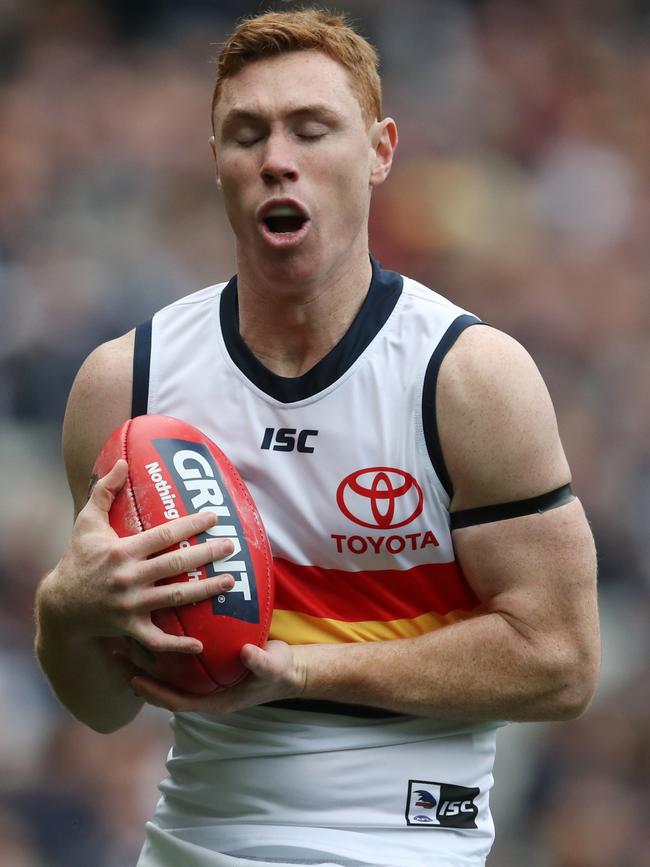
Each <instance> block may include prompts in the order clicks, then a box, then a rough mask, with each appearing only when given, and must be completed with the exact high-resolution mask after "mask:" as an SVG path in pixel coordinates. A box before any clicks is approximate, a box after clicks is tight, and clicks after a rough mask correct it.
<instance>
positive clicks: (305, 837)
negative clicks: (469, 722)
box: [138, 707, 497, 867]
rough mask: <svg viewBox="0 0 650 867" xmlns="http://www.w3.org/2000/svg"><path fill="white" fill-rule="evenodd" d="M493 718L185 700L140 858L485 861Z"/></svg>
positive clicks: (209, 865) (462, 865)
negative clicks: (193, 709)
mask: <svg viewBox="0 0 650 867" xmlns="http://www.w3.org/2000/svg"><path fill="white" fill-rule="evenodd" d="M496 728H497V727H496V726H495V725H486V726H482V727H476V726H474V727H472V726H467V727H465V728H459V727H458V726H455V727H452V726H451V725H447V726H441V725H440V724H436V723H433V722H432V721H431V720H424V719H415V718H412V717H394V718H388V719H378V720H374V719H371V720H368V719H359V718H356V717H349V716H342V715H338V714H320V713H319V714H316V713H311V712H298V711H291V710H284V709H279V708H268V707H265V708H253V709H251V710H247V711H244V712H241V713H237V714H230V715H228V716H225V717H208V716H203V715H198V714H178V715H177V716H176V717H175V720H174V729H175V735H176V737H175V744H174V746H173V748H172V750H171V752H170V755H169V759H168V762H167V768H168V771H169V776H168V777H167V778H166V779H165V780H164V781H163V783H162V784H161V787H160V788H161V792H162V798H161V800H160V801H159V803H158V806H157V809H156V813H155V815H154V817H153V819H152V821H151V822H148V823H147V839H146V842H145V845H144V848H143V850H142V853H141V856H140V860H139V861H138V867H244V865H255V867H265V865H269V867H270V865H273V867H278V865H283V864H284V865H296V864H299V865H315V864H318V865H323V867H324V865H331V867H432V865H434V864H435V865H436V867H481V865H483V864H484V863H485V859H486V858H487V855H488V852H489V850H490V847H491V845H492V840H493V836H494V827H493V823H492V818H491V815H490V810H489V791H490V788H491V786H492V766H493V762H494V747H495V738H496Z"/></svg>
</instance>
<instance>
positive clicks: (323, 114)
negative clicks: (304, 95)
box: [223, 103, 340, 128]
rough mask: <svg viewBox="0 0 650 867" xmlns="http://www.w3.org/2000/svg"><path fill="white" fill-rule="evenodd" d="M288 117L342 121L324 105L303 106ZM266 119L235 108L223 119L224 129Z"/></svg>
mask: <svg viewBox="0 0 650 867" xmlns="http://www.w3.org/2000/svg"><path fill="white" fill-rule="evenodd" d="M287 117H289V118H298V119H299V118H300V117H319V118H322V119H323V120H326V121H337V120H339V119H340V117H339V115H338V113H337V112H336V111H334V110H333V109H332V108H330V107H329V106H328V105H325V104H323V103H314V104H313V105H303V106H300V107H299V108H294V109H292V110H291V111H289V112H288V113H287ZM264 119H265V118H264V115H263V114H262V113H261V112H257V111H252V110H250V109H244V108H233V109H231V110H230V111H229V112H228V114H227V115H226V116H225V118H224V119H223V127H224V128H225V127H227V126H231V125H232V124H233V123H237V122H247V121H248V122H252V123H259V122H260V121H263V120H264Z"/></svg>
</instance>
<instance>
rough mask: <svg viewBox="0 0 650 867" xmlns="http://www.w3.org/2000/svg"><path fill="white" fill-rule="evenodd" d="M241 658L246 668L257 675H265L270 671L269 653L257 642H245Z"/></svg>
mask: <svg viewBox="0 0 650 867" xmlns="http://www.w3.org/2000/svg"><path fill="white" fill-rule="evenodd" d="M239 658H240V659H241V661H242V663H243V664H244V665H245V666H246V668H247V669H248V670H249V671H250V672H252V673H253V674H255V675H257V676H261V677H263V676H264V675H265V674H266V673H267V672H268V665H269V663H268V653H267V652H266V651H265V650H262V648H261V647H258V646H257V645H256V644H245V645H244V646H243V647H242V649H241V652H240V654H239Z"/></svg>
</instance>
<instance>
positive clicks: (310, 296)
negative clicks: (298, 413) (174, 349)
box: [237, 246, 372, 377]
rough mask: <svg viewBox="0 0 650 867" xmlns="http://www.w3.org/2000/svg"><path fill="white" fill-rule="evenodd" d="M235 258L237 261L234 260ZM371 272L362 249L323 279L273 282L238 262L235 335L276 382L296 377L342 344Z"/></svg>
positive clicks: (290, 277)
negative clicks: (276, 375)
mask: <svg viewBox="0 0 650 867" xmlns="http://www.w3.org/2000/svg"><path fill="white" fill-rule="evenodd" d="M238 258H239V257H238ZM371 276H372V268H371V265H370V259H369V256H368V250H367V246H366V248H365V249H364V250H363V251H362V253H361V254H360V255H356V256H354V257H345V259H342V260H340V261H338V262H336V263H335V264H334V266H333V267H331V268H330V269H329V270H328V271H327V272H326V273H321V274H319V275H318V276H314V275H313V273H312V274H309V275H306V276H305V275H295V274H292V272H291V269H289V268H287V269H286V271H285V272H284V273H282V274H277V275H276V276H275V279H274V277H273V276H271V277H269V275H268V272H266V273H259V272H256V273H254V274H253V273H251V269H250V268H247V267H246V263H245V262H243V261H239V267H238V277H237V289H238V302H239V330H240V334H241V336H242V338H243V339H244V341H245V342H246V344H247V345H248V347H249V348H250V349H251V351H252V352H253V353H254V354H255V355H256V356H257V358H259V360H260V361H261V362H262V363H263V364H264V365H265V366H266V367H268V368H269V370H271V371H273V373H277V374H278V375H280V376H287V377H295V376H300V375H302V374H303V373H306V372H307V371H308V370H310V369H311V368H312V367H313V366H314V365H315V364H316V363H317V362H319V361H320V360H321V359H322V358H323V357H324V356H325V355H327V353H328V352H329V351H330V349H332V348H333V347H334V346H335V345H336V344H337V343H338V342H339V340H341V338H342V337H343V335H344V334H345V332H346V331H347V330H348V328H349V327H350V324H351V323H352V320H353V319H354V317H355V316H356V314H357V313H358V311H359V308H360V307H361V305H362V303H363V300H364V298H365V297H366V294H367V292H368V287H369V286H370V280H371Z"/></svg>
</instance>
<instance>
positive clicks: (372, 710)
mask: <svg viewBox="0 0 650 867" xmlns="http://www.w3.org/2000/svg"><path fill="white" fill-rule="evenodd" d="M262 707H281V708H284V709H286V710H308V711H310V712H311V713H339V714H345V715H346V716H356V717H361V718H365V719H384V718H386V719H388V718H390V717H396V716H404V714H401V713H395V712H394V711H392V710H383V709H382V708H380V707H367V706H366V705H361V704H344V703H343V702H340V701H326V700H324V699H323V700H321V699H316V698H285V699H281V700H279V701H267V702H265V704H264V705H262Z"/></svg>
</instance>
